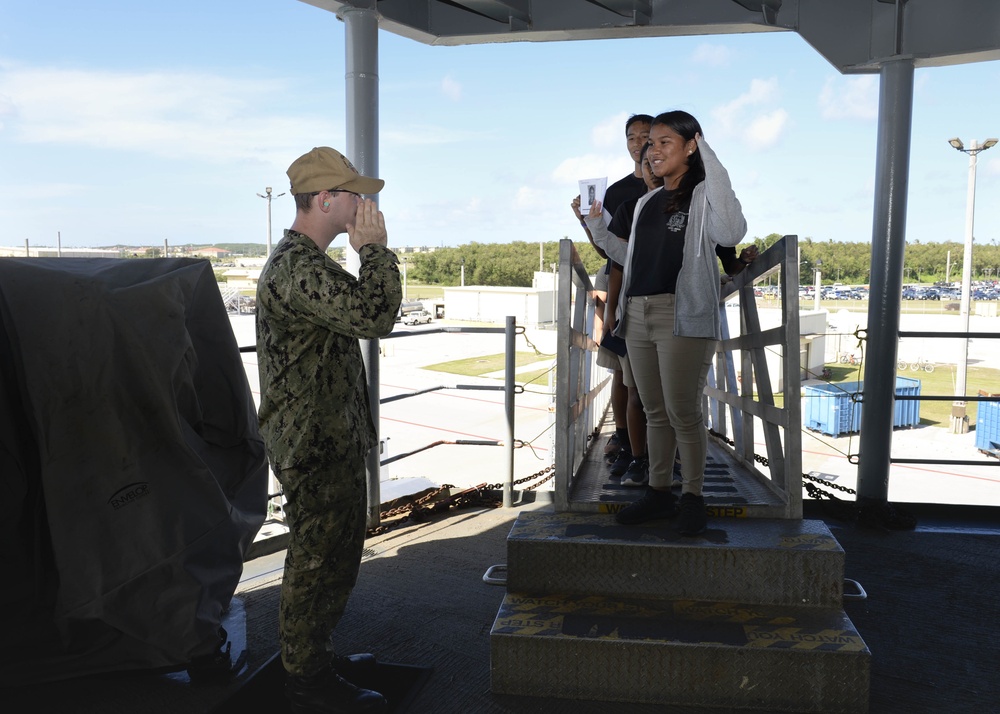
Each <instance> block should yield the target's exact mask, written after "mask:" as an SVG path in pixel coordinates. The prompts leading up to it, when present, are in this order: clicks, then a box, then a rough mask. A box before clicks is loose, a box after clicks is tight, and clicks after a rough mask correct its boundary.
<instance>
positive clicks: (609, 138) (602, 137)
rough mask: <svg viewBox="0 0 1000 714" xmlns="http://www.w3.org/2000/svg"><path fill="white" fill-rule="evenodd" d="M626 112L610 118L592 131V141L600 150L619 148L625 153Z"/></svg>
mask: <svg viewBox="0 0 1000 714" xmlns="http://www.w3.org/2000/svg"><path fill="white" fill-rule="evenodd" d="M628 117H629V115H628V114H627V113H626V112H622V113H620V114H615V115H614V116H612V117H608V118H607V119H605V120H604V121H602V122H601V123H600V124H598V125H597V126H595V127H594V128H593V129H591V131H590V139H591V141H593V142H594V146H595V147H597V148H598V149H607V148H612V147H614V148H619V149H621V151H622V152H623V153H625V122H626V121H628Z"/></svg>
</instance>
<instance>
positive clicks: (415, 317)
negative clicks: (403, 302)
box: [403, 310, 431, 325]
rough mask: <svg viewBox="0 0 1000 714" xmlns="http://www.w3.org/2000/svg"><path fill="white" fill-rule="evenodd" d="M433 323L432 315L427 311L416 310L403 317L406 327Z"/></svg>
mask: <svg viewBox="0 0 1000 714" xmlns="http://www.w3.org/2000/svg"><path fill="white" fill-rule="evenodd" d="M430 321H431V314H430V313H429V312H427V311H426V310H414V311H413V312H408V313H406V314H405V315H403V324H404V325H420V324H428V323H430Z"/></svg>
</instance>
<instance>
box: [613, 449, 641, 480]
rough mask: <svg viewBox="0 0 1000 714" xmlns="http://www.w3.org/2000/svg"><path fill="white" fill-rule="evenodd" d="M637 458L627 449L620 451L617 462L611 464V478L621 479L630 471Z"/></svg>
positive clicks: (616, 458)
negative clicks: (630, 466)
mask: <svg viewBox="0 0 1000 714" xmlns="http://www.w3.org/2000/svg"><path fill="white" fill-rule="evenodd" d="M634 458H635V457H633V456H632V451H631V450H630V449H626V448H625V447H624V446H623V447H622V448H621V450H619V452H618V456H616V457H615V460H614V461H612V462H611V478H621V477H622V475H624V473H625V472H626V471H628V467H629V465H630V464H631V463H632V460H633V459H634Z"/></svg>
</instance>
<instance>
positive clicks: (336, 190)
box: [316, 188, 361, 198]
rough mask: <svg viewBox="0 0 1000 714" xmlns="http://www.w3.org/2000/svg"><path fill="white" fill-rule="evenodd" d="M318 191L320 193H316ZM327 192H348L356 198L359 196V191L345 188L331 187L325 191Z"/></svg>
mask: <svg viewBox="0 0 1000 714" xmlns="http://www.w3.org/2000/svg"><path fill="white" fill-rule="evenodd" d="M320 193H322V191H320V192H318V193H317V194H316V195H319V194H320ZM327 193H349V194H351V195H352V196H354V197H356V198H361V194H360V193H355V192H354V191H348V190H347V189H346V188H331V189H329V190H328V191H327Z"/></svg>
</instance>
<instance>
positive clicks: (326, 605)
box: [277, 461, 367, 676]
mask: <svg viewBox="0 0 1000 714" xmlns="http://www.w3.org/2000/svg"><path fill="white" fill-rule="evenodd" d="M277 477H278V480H279V481H280V482H281V486H282V490H283V492H284V494H285V500H286V503H285V524H286V525H287V526H288V531H289V540H288V551H287V553H286V554H285V572H284V576H283V578H282V581H281V605H280V608H279V611H278V628H279V640H280V643H281V661H282V663H283V664H284V666H285V670H286V671H287V672H288V673H289V674H294V675H298V676H309V675H312V674H316V673H317V672H319V671H320V670H322V669H323V668H324V667H326V666H327V665H328V664H329V663H330V660H331V658H332V656H333V645H332V642H331V636H332V634H333V630H334V628H335V627H336V626H337V623H338V622H339V621H340V617H341V615H343V614H344V610H345V608H346V607H347V600H348V598H349V597H350V594H351V590H353V589H354V584H355V582H357V578H358V570H359V569H360V567H361V552H362V549H363V547H364V542H365V516H366V514H365V510H366V503H367V491H366V489H365V468H364V462H363V461H361V462H358V463H356V464H345V463H339V464H330V465H328V466H324V467H322V468H318V469H314V470H309V471H305V470H301V471H300V470H298V469H283V470H282V471H281V472H280V473H278V474H277Z"/></svg>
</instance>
